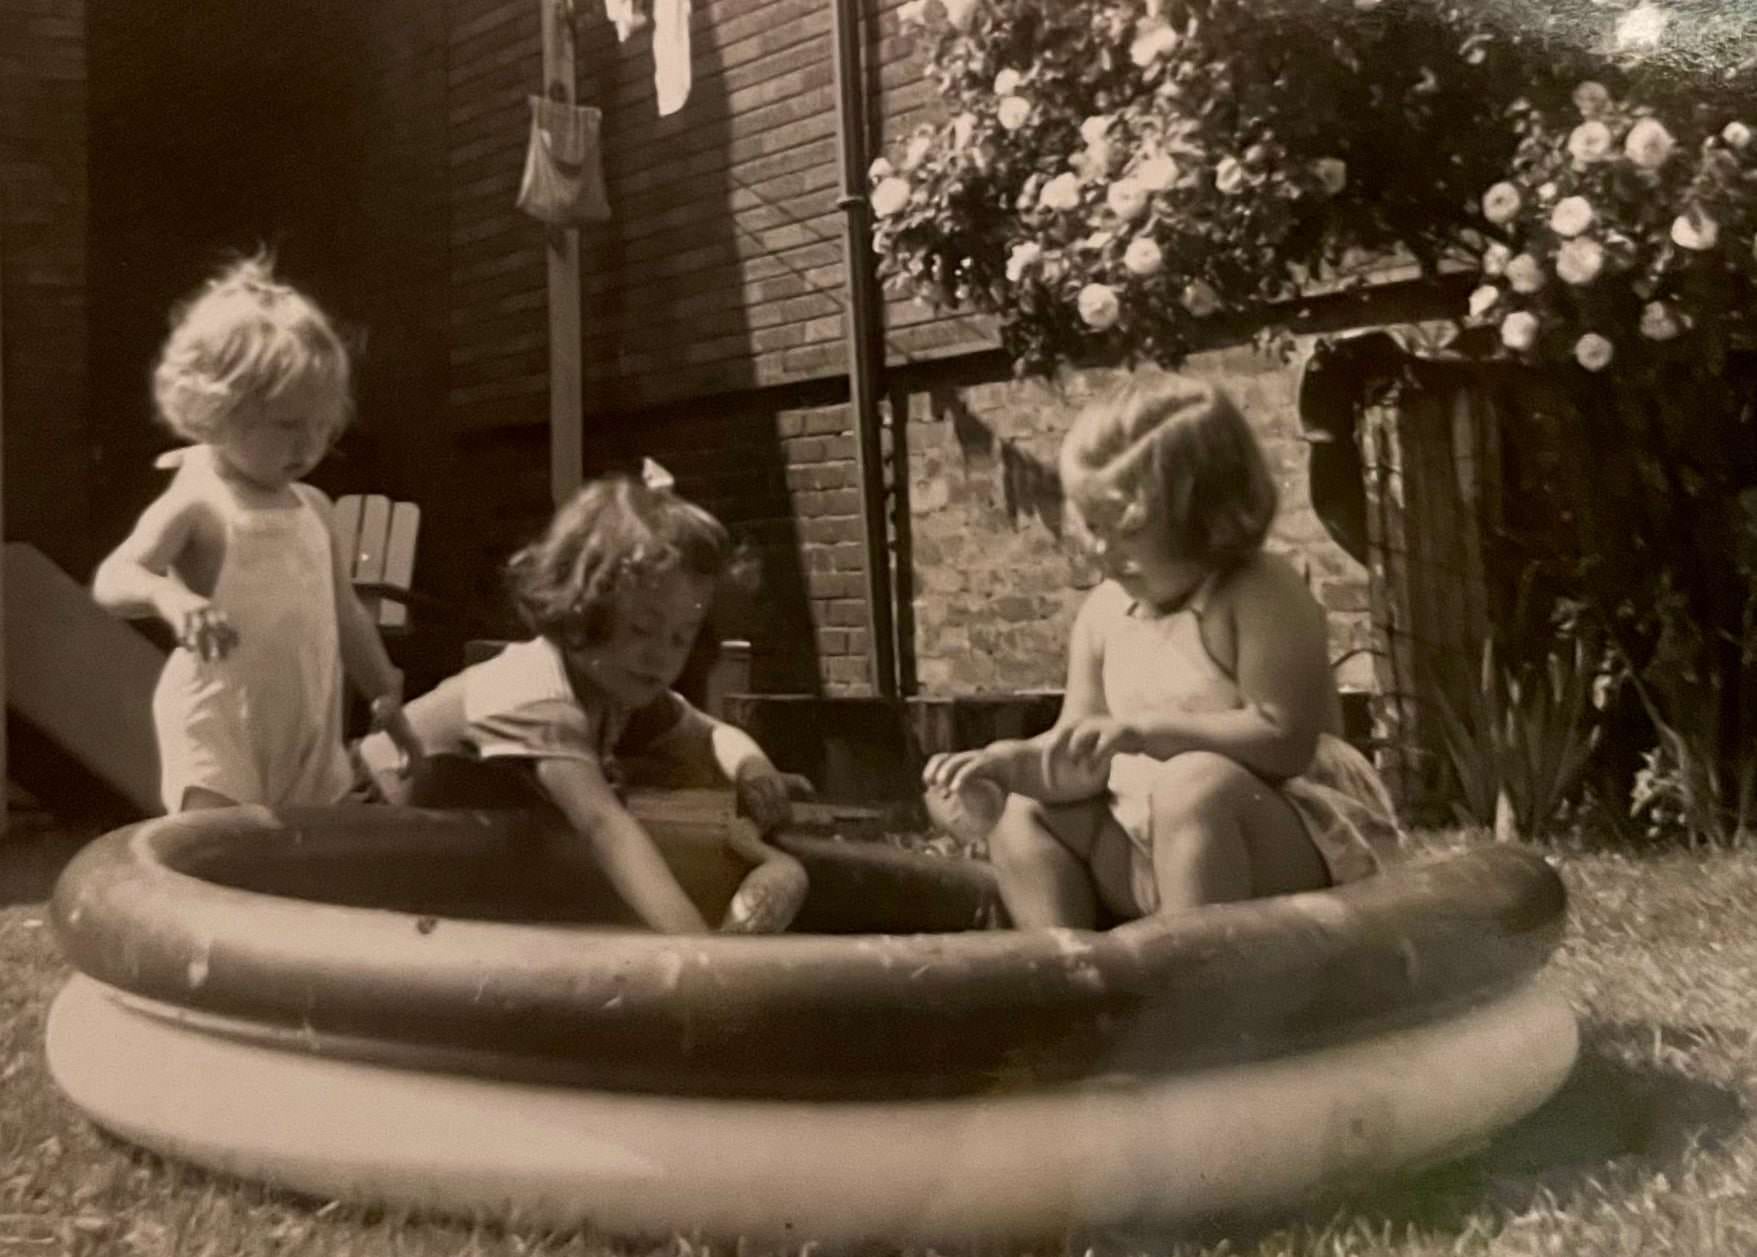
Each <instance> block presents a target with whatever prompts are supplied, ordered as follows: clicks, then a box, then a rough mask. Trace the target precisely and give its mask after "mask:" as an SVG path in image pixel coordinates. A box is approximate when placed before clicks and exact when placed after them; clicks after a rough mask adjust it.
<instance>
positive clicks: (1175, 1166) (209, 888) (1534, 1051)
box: [47, 808, 1577, 1242]
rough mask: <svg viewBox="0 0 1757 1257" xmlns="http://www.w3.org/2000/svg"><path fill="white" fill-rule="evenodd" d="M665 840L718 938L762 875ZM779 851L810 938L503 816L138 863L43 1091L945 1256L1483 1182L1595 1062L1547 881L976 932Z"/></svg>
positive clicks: (900, 858)
mask: <svg viewBox="0 0 1757 1257" xmlns="http://www.w3.org/2000/svg"><path fill="white" fill-rule="evenodd" d="M648 822H649V825H650V826H651V827H652V828H653V829H654V831H655V833H656V834H657V835H658V837H659V839H660V841H661V845H662V846H663V847H664V849H665V851H666V855H667V859H668V860H669V861H670V862H671V863H672V865H673V867H674V868H675V869H677V871H678V873H679V877H680V880H682V881H683V882H684V884H685V887H686V889H688V890H689V891H690V893H691V894H692V896H693V897H695V898H696V899H697V900H698V902H700V903H701V904H702V905H703V907H704V911H705V912H706V914H707V915H708V917H709V919H716V913H717V912H718V911H719V909H721V908H723V907H724V905H725V902H726V901H727V899H728V898H729V897H730V896H731V894H732V892H733V890H734V889H735V888H736V886H737V884H738V880H739V878H740V877H741V876H742V875H743V874H744V872H746V871H747V869H748V866H747V865H744V864H741V863H740V862H739V861H738V860H737V859H735V858H734V857H731V856H730V855H729V854H728V853H727V849H726V845H725V842H724V840H723V835H722V834H720V833H719V832H718V831H717V829H716V826H715V825H714V824H712V823H704V822H699V821H689V820H687V819H678V818H675V817H673V818H669V819H667V818H665V817H663V816H658V817H654V816H649V817H648ZM777 845H779V846H782V847H783V848H785V849H786V850H787V851H789V852H790V853H791V854H792V855H794V856H795V857H796V858H797V859H799V860H800V861H801V862H802V863H803V864H804V865H805V867H806V869H807V870H808V872H809V875H810V878H811V891H810V894H809V896H808V898H807V900H806V903H805V906H804V908H803V910H802V911H801V913H800V916H799V917H798V919H797V920H796V921H795V923H794V927H793V932H792V933H790V934H786V935H780V936H772V937H754V936H719V935H709V936H692V937H664V936H659V935H654V934H650V933H645V932H641V931H637V930H633V929H630V928H628V926H627V924H626V922H625V921H623V920H620V919H618V918H617V916H616V915H615V914H614V913H613V912H612V911H610V910H609V909H608V908H607V907H606V906H605V905H607V904H609V903H611V902H614V900H613V897H611V896H609V895H608V894H607V891H606V890H605V888H602V887H600V888H598V889H597V890H596V891H593V890H591V889H590V888H583V887H582V883H581V881H580V880H579V877H578V875H577V874H575V873H572V872H569V873H567V874H566V875H561V874H560V873H559V872H558V870H557V868H556V867H555V865H554V864H553V863H552V862H551V860H550V858H549V857H548V856H547V855H546V854H545V850H546V849H545V847H544V845H543V843H542V841H541V838H540V836H536V835H534V833H533V826H532V824H531V822H530V821H529V820H526V819H521V818H520V817H519V816H518V815H517V814H513V813H489V812H431V811H417V810H404V809H393V808H352V809H343V808H336V809H312V810H304V811H299V810H287V811H283V812H271V811H268V810H264V809H260V808H239V809H230V810H226V811H215V812H207V813H197V814H191V815H187V816H182V817H175V818H162V819H159V820H155V821H148V822H145V823H142V824H139V825H134V826H131V827H129V828H126V829H122V830H118V831H116V832H115V833H112V834H110V835H108V836H106V837H104V838H102V839H99V840H98V841H97V842H96V843H94V844H93V845H92V846H90V847H89V848H87V849H86V850H85V851H84V852H82V853H81V855H80V856H79V857H78V858H77V859H76V860H75V861H74V862H73V863H72V864H71V865H70V866H69V867H68V869H67V870H66V872H65V874H64V875H63V877H62V879H61V882H60V884H59V885H58V887H57V889H56V893H55V899H54V905H53V915H54V923H55V926H56V929H57V931H58V933H59V936H60V939H61V942H62V944H63V947H64V949H65V950H66V952H67V955H68V956H69V958H70V959H71V961H72V962H73V964H74V965H75V966H76V967H77V969H78V970H79V972H78V973H77V974H75V975H74V977H73V978H72V979H71V980H70V981H69V983H68V984H67V986H66V987H65V988H64V989H63V991H62V992H61V993H60V995H59V996H58V997H57V999H56V1001H55V1004H54V1007H53V1009H52V1011H51V1013H50V1017H49V1024H48V1030H47V1052H48V1059H49V1064H50V1067H51V1069H52V1071H53V1074H54V1077H55V1079H56V1081H57V1082H58V1084H59V1085H60V1086H61V1088H62V1089H63V1090H64V1091H65V1093H66V1094H67V1095H68V1096H69V1097H70V1098H71V1099H72V1101H73V1102H74V1103H75V1104H76V1105H77V1106H79V1107H80V1108H81V1109H83V1110H84V1111H85V1112H86V1113H87V1114H89V1115H90V1117H91V1118H92V1119H93V1120H94V1121H95V1122H97V1123H98V1124H99V1125H101V1126H104V1127H106V1128H108V1129H110V1130H111V1131H113V1132H115V1133H116V1134H118V1135H121V1136H122V1137H124V1138H126V1139H128V1140H131V1141H134V1142H137V1143H139V1144H142V1145H144V1146H146V1147H149V1148H152V1149H155V1150H157V1151H159V1152H162V1153H165V1154H167V1155H170V1156H175V1157H180V1158H184V1159H187V1160H189V1161H192V1162H195V1163H197V1164H200V1165H203V1166H206V1167H209V1168H211V1169H214V1170H217V1171H221V1172H224V1173H228V1174H235V1175H240V1176H244V1177H248V1178H253V1179H261V1180H266V1181H269V1182H272V1183H275V1184H278V1185H281V1186H284V1187H287V1188H291V1189H294V1190H297V1191H301V1192H306V1193H311V1194H314V1195H318V1196H324V1197H338V1198H343V1199H348V1200H355V1201H369V1202H381V1203H386V1204H390V1205H397V1206H407V1207H415V1208H433V1209H437V1210H441V1211H445V1212H452V1213H463V1214H477V1215H491V1216H498V1217H514V1218H517V1219H519V1220H520V1221H522V1222H525V1223H532V1224H541V1225H551V1226H571V1225H575V1224H582V1223H584V1224H591V1225H595V1226H597V1227H600V1228H602V1229H605V1230H608V1231H613V1232H622V1233H645V1234H652V1233H661V1234H662V1233H668V1232H670V1231H672V1230H685V1231H687V1230H693V1229H698V1228H699V1229H701V1230H702V1231H705V1232H708V1233H710V1234H717V1235H733V1234H744V1235H748V1236H752V1237H774V1238H781V1239H785V1238H791V1239H793V1240H795V1241H797V1242H803V1241H806V1240H811V1239H819V1240H838V1239H849V1238H856V1237H874V1236H882V1237H886V1238H889V1239H893V1240H911V1241H928V1240H951V1239H960V1238H965V1239H988V1240H994V1239H1026V1238H1036V1237H1045V1236H1055V1235H1059V1234H1062V1233H1065V1232H1066V1231H1068V1230H1070V1229H1074V1230H1078V1229H1085V1228H1092V1227H1104V1226H1110V1225H1148V1226H1156V1225H1166V1224H1176V1223H1179V1222H1182V1221H1186V1220H1189V1219H1192V1218H1195V1217H1199V1216H1204V1215H1211V1214H1214V1213H1217V1212H1228V1211H1233V1210H1239V1209H1252V1208H1260V1207H1266V1206H1273V1205H1277V1204H1284V1203H1289V1202H1296V1201H1298V1200H1299V1199H1300V1198H1301V1197H1302V1196H1304V1195H1306V1194H1308V1193H1310V1192H1312V1191H1313V1190H1315V1189H1319V1188H1323V1187H1326V1186H1330V1185H1333V1184H1336V1183H1339V1182H1342V1181H1346V1180H1353V1179H1356V1178H1357V1177H1360V1176H1368V1175H1374V1174H1379V1173H1383V1172H1386V1171H1391V1170H1395V1169H1399V1168H1403V1167H1408V1166H1412V1165H1417V1164H1421V1163H1427V1162H1431V1161H1434V1160H1437V1159H1441V1158H1444V1157H1446V1156H1448V1155H1453V1154H1456V1153H1458V1152H1460V1151H1462V1150H1467V1149H1470V1148H1472V1147H1474V1146H1476V1145H1478V1144H1480V1142H1481V1141H1482V1140H1483V1139H1485V1138H1486V1137H1487V1136H1488V1135H1490V1134H1491V1133H1493V1132H1494V1131H1496V1130H1497V1129H1499V1128H1501V1127H1503V1126H1505V1125H1507V1124H1509V1123H1511V1122H1513V1121H1515V1120H1517V1119H1518V1118H1520V1117H1521V1116H1523V1115H1524V1114H1526V1113H1528V1112H1530V1111H1531V1110H1532V1109H1534V1108H1536V1107H1537V1106H1538V1105H1539V1104H1541V1103H1542V1102H1543V1101H1544V1100H1545V1099H1546V1098H1547V1097H1548V1096H1549V1095H1550V1094H1551V1093H1552V1092H1553V1091H1554V1090H1555V1089H1556V1088H1557V1087H1558V1086H1559V1085H1560V1084H1561V1082H1562V1081H1563V1079H1564V1078H1565V1076H1566V1075H1567V1073H1568V1071H1569V1069H1570V1067H1571V1065H1572V1063H1573V1060H1574V1056H1575V1052H1576V1049H1577V1038H1576V1026H1575V1021H1574V1018H1573V1015H1572V1013H1571V1011H1570V1008H1569V1006H1568V1004H1567V1003H1566V1001H1565V1000H1564V999H1563V998H1561V997H1560V996H1559V995H1558V994H1556V993H1554V992H1553V991H1551V990H1549V989H1548V988H1547V987H1546V986H1545V985H1544V984H1543V983H1542V982H1541V979H1540V970H1541V969H1542V967H1543V965H1544V963H1545V961H1546V959H1547V958H1548V956H1549V954H1550V952H1551V951H1552V949H1553V948H1554V946H1555V944H1556V942H1557V941H1558V939H1559V937H1560V935H1561V931H1562V928H1563V924H1564V916H1565V899H1564V894H1563V890H1562V886H1561V883H1560V881H1559V879H1558V878H1557V877H1556V875H1555V874H1554V872H1553V871H1551V870H1550V869H1549V867H1548V866H1547V865H1546V864H1545V863H1544V862H1543V861H1542V860H1541V859H1539V858H1538V857H1536V856H1535V855H1532V854H1530V853H1528V852H1523V851H1519V850H1515V849H1510V848H1501V847H1498V848H1493V849H1485V850H1479V851H1475V852H1472V853H1469V854H1466V855H1462V856H1458V857H1454V858H1450V859H1446V860H1443V861H1437V862H1433V863H1428V864H1422V865H1413V866H1410V867H1406V868H1403V869H1400V870H1397V871H1395V872H1393V873H1390V874H1387V875H1385V876H1382V877H1380V878H1377V879H1375V880H1371V881H1367V882H1361V883H1357V884H1355V885H1352V886H1348V887H1345V888H1341V889H1337V890H1331V891H1324V892H1321V893H1315V894H1306V895H1297V896H1290V897H1286V898H1281V899H1275V900H1264V901H1258V902H1253V903H1246V904H1237V905H1228V906H1224V907H1217V908H1212V909H1206V910H1203V911H1201V912H1196V913H1191V914H1187V915H1185V916H1182V917H1177V918H1154V919H1149V920H1145V921H1140V922H1134V923H1130V924H1127V925H1124V926H1121V927H1118V928H1116V929H1114V930H1110V931H1108V932H1098V933H1087V932H1078V931H1061V930H1048V931H1032V932H1015V931H1010V930H997V929H992V928H984V927H985V926H988V925H991V924H992V923H993V922H994V921H995V920H996V918H997V912H998V908H997V900H996V896H995V890H994V884H993V880H992V875H991V872H990V870H989V869H988V867H987V866H986V865H982V864H979V863H974V862H969V861H962V860H955V859H950V858H944V857H938V856H932V855H912V854H908V853H904V852H901V851H898V850H895V849H893V848H890V847H887V846H884V845H882V844H873V843H856V842H844V841H841V840H838V839H836V838H833V837H827V836H812V835H809V834H796V835H786V836H782V837H781V838H779V839H777Z"/></svg>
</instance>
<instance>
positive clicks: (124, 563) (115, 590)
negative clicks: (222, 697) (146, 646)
mask: <svg viewBox="0 0 1757 1257" xmlns="http://www.w3.org/2000/svg"><path fill="white" fill-rule="evenodd" d="M204 510H205V507H204V505H203V503H202V502H201V500H200V499H199V497H197V496H196V495H195V494H193V493H191V492H189V491H188V489H187V488H186V487H185V486H184V482H183V481H182V480H181V479H178V480H176V481H173V482H172V484H171V486H170V487H169V488H168V489H166V490H165V492H164V493H162V494H160V495H159V496H158V497H157V498H156V499H154V500H153V502H152V504H151V505H149V506H148V507H147V508H146V510H144V511H143V512H141V516H140V519H139V520H137V521H136V522H135V525H134V529H133V531H132V532H130V533H129V534H128V536H127V537H126V538H125V539H124V540H123V542H122V544H121V545H119V546H117V547H116V548H115V549H114V550H112V551H111V552H110V553H109V554H108V555H107V556H106V557H105V558H104V561H103V562H102V563H100V564H98V570H97V572H96V573H95V574H94V575H93V577H92V598H93V600H94V601H95V602H97V604H98V605H99V606H100V607H103V608H104V609H105V610H106V611H108V612H110V613H111V614H112V615H119V616H123V617H126V618H129V619H138V618H141V617H144V616H157V617H158V618H159V619H161V620H163V621H164V622H165V623H166V624H168V625H169V626H170V627H171V630H172V632H174V633H175V634H176V636H177V641H178V642H179V643H180V644H182V645H183V646H186V647H188V648H189V649H191V650H195V651H198V652H199V653H200V654H201V655H202V656H203V658H219V657H222V656H224V655H225V654H226V652H227V651H228V650H230V649H231V647H232V646H233V644H234V643H236V641H237V632H236V630H235V629H233V628H232V625H231V624H230V622H229V621H227V619H226V616H225V613H224V612H223V611H221V610H220V609H219V608H217V607H215V606H214V605H213V603H212V602H211V601H210V600H209V599H208V598H207V596H206V595H204V594H201V593H197V592H196V591H195V590H193V589H191V588H189V586H188V585H187V584H186V583H184V580H183V577H182V576H181V575H180V574H179V572H178V570H177V565H178V562H179V561H180V560H181V559H182V558H183V557H184V556H185V555H186V554H187V553H188V552H189V551H190V550H191V549H192V548H193V547H195V546H197V545H199V544H200V528H199V523H200V519H201V516H202V513H203V511H204Z"/></svg>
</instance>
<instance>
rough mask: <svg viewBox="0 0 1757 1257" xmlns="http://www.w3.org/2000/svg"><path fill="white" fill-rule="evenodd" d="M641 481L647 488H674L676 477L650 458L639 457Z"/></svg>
mask: <svg viewBox="0 0 1757 1257" xmlns="http://www.w3.org/2000/svg"><path fill="white" fill-rule="evenodd" d="M641 483H642V484H644V485H646V486H647V488H649V489H660V490H664V489H675V488H676V487H677V477H675V476H673V475H672V474H671V473H670V472H668V471H666V470H665V469H664V468H663V467H661V466H660V465H659V464H658V463H656V462H654V461H653V460H652V459H650V458H643V459H641Z"/></svg>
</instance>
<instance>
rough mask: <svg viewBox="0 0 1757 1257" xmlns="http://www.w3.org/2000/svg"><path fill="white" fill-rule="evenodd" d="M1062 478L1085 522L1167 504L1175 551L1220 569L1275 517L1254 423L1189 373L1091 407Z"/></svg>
mask: <svg viewBox="0 0 1757 1257" xmlns="http://www.w3.org/2000/svg"><path fill="white" fill-rule="evenodd" d="M1061 478H1062V488H1063V490H1064V492H1065V493H1066V494H1067V497H1068V501H1069V505H1070V506H1071V507H1072V508H1073V510H1074V513H1075V515H1076V517H1077V521H1078V522H1079V523H1081V524H1082V525H1086V524H1090V523H1093V522H1098V521H1100V520H1101V521H1102V522H1103V524H1104V526H1105V527H1106V528H1109V529H1114V530H1116V531H1129V530H1130V529H1132V528H1135V527H1139V526H1141V525H1142V524H1144V523H1145V522H1146V521H1147V520H1148V518H1149V517H1151V516H1152V515H1153V514H1154V512H1155V510H1156V509H1157V510H1158V511H1160V512H1161V513H1162V514H1161V517H1162V519H1163V521H1164V526H1165V529H1166V544H1167V549H1168V552H1169V553H1170V554H1171V555H1172V556H1173V557H1176V558H1179V559H1185V560H1189V561H1191V562H1196V563H1200V564H1202V565H1203V566H1205V567H1210V568H1213V569H1216V570H1224V569H1226V568H1230V567H1232V566H1234V565H1235V564H1237V563H1240V562H1243V561H1244V560H1245V559H1247V558H1249V557H1250V556H1251V555H1252V554H1254V553H1256V551H1257V550H1258V549H1260V548H1261V547H1262V544H1263V539H1264V538H1265V537H1266V536H1268V533H1269V526H1270V524H1271V523H1273V522H1274V519H1275V509H1276V505H1277V495H1276V491H1275V481H1274V480H1273V479H1272V478H1271V477H1270V475H1269V468H1268V465H1267V463H1266V462H1265V461H1264V458H1263V451H1262V449H1261V448H1260V447H1259V446H1258V444H1257V439H1256V436H1255V434H1253V433H1252V431H1251V427H1250V424H1249V423H1247V422H1246V421H1245V417H1244V416H1243V415H1242V414H1241V413H1239V409H1238V407H1237V406H1236V405H1235V404H1234V403H1233V400H1232V398H1231V397H1229V396H1228V395H1227V394H1226V393H1225V392H1224V391H1223V390H1221V389H1218V388H1215V387H1214V386H1213V385H1211V384H1208V383H1205V382H1203V381H1201V380H1196V379H1192V378H1190V377H1188V376H1181V375H1166V374H1158V373H1155V374H1151V375H1143V376H1139V377H1137V378H1135V379H1132V380H1130V381H1129V382H1128V383H1127V384H1125V385H1123V386H1122V387H1120V388H1118V389H1117V390H1115V391H1114V392H1112V393H1110V394H1109V395H1107V396H1105V397H1102V398H1100V399H1098V400H1097V401H1095V402H1093V403H1091V404H1090V405H1088V406H1087V407H1086V408H1085V410H1083V411H1082V412H1081V413H1080V416H1079V418H1078V419H1076V420H1075V421H1074V426H1073V428H1072V429H1071V430H1070V431H1069V432H1068V435H1067V438H1066V439H1065V440H1064V441H1063V442H1062V450H1061Z"/></svg>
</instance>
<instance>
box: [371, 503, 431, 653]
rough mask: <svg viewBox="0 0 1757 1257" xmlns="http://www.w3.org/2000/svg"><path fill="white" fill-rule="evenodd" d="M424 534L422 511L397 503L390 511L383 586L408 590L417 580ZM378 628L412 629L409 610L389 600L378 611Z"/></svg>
mask: <svg viewBox="0 0 1757 1257" xmlns="http://www.w3.org/2000/svg"><path fill="white" fill-rule="evenodd" d="M420 531H421V508H420V507H419V506H416V505H415V504H414V503H413V502H398V503H397V504H396V505H395V506H394V507H392V508H391V513H390V530H389V533H388V535H387V537H386V539H385V546H384V583H385V584H387V585H394V586H395V587H396V588H398V589H402V590H407V589H409V588H410V587H411V585H412V584H413V582H414V579H415V542H416V539H417V537H418V535H419V533H420ZM378 623H379V626H380V627H382V628H386V629H392V630H401V629H407V628H408V627H409V609H408V607H406V606H404V605H403V604H402V603H400V602H398V601H396V600H395V599H393V598H386V599H385V600H384V603H383V605H382V606H381V607H380V608H379V611H378Z"/></svg>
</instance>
